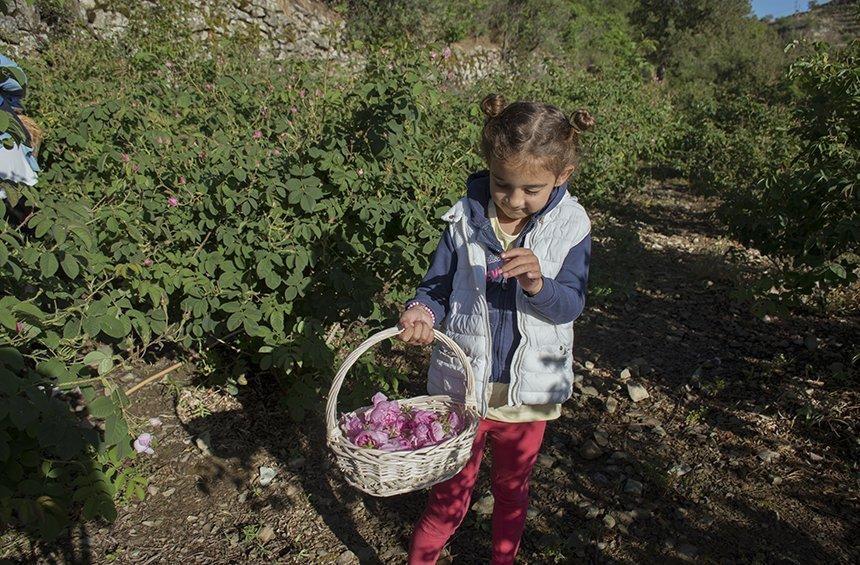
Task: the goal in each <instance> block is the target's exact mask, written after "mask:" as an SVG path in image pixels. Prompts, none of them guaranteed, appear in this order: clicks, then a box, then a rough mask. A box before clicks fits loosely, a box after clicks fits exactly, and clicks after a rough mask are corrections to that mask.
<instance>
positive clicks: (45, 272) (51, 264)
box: [39, 251, 59, 278]
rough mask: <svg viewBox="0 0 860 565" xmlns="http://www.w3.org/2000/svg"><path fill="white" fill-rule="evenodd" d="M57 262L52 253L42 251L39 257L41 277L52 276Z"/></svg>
mask: <svg viewBox="0 0 860 565" xmlns="http://www.w3.org/2000/svg"><path fill="white" fill-rule="evenodd" d="M58 267H59V264H58V263H57V258H56V257H55V256H54V254H53V253H50V252H48V251H46V252H45V253H42V256H41V257H40V258H39V268H40V269H41V271H42V276H43V277H46V278H47V277H52V276H54V273H56V272H57V268H58Z"/></svg>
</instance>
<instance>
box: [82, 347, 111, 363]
mask: <svg viewBox="0 0 860 565" xmlns="http://www.w3.org/2000/svg"><path fill="white" fill-rule="evenodd" d="M106 357H108V355H107V354H105V353H104V352H103V351H98V350H96V351H90V352H89V353H87V354H86V356H84V364H86V365H90V366H91V367H94V366H96V365H98V364H99V363H101V362H102V360H103V359H105V358H106Z"/></svg>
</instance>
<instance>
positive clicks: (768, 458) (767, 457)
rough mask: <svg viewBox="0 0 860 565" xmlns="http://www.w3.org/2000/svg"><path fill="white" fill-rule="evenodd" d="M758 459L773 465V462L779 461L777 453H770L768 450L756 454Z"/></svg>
mask: <svg viewBox="0 0 860 565" xmlns="http://www.w3.org/2000/svg"><path fill="white" fill-rule="evenodd" d="M758 458H759V459H761V460H762V461H763V462H765V463H773V462H774V461H776V460H777V459H779V453H777V452H776V451H771V450H769V449H763V450H761V451H759V452H758Z"/></svg>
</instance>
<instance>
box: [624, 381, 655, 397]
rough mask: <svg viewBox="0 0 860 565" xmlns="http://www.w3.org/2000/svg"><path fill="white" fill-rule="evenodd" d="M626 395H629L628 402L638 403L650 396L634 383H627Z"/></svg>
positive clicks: (643, 388)
mask: <svg viewBox="0 0 860 565" xmlns="http://www.w3.org/2000/svg"><path fill="white" fill-rule="evenodd" d="M627 394H629V395H630V400H632V401H633V402H639V401H642V400H645V399H646V398H648V397H650V396H651V395H650V394H648V391H647V390H645V387H644V386H642V385H640V384H637V383H634V382H628V383H627Z"/></svg>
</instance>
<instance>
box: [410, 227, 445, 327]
mask: <svg viewBox="0 0 860 565" xmlns="http://www.w3.org/2000/svg"><path fill="white" fill-rule="evenodd" d="M456 270H457V254H456V253H455V252H454V240H453V239H452V238H451V234H450V232H449V230H447V229H446V230H445V233H443V234H442V239H440V240H439V245H438V246H437V247H436V251H434V252H433V256H432V258H431V259H430V268H429V269H428V270H427V274H426V275H424V279H423V280H422V281H421V284H420V285H418V290H417V291H416V293H415V297H414V298H413V299H412V300H409V301H408V302H407V303H406V305H407V306H408V305H409V304H410V303H412V302H420V303H422V304H425V305H426V306H427V307H429V308H430V309H431V310H432V311H433V315H434V316H435V317H436V324H435V327H437V328H439V327H440V326H441V325H442V320H444V319H445V316H446V315H447V314H448V301H449V299H450V298H451V289H452V288H453V282H454V271H456Z"/></svg>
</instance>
